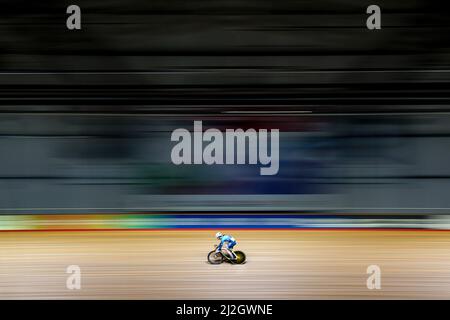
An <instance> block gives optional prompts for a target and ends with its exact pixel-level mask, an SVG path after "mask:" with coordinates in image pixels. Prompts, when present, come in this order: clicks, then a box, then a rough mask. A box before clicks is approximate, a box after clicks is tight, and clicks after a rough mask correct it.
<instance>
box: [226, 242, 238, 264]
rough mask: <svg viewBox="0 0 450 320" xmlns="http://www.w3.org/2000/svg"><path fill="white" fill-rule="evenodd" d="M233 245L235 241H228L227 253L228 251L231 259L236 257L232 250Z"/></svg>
mask: <svg viewBox="0 0 450 320" xmlns="http://www.w3.org/2000/svg"><path fill="white" fill-rule="evenodd" d="M235 245H236V242H231V243H228V251H229V253H230V257H231V259H233V260H236V258H237V256H236V254H235V253H234V251H233V247H234V246H235Z"/></svg>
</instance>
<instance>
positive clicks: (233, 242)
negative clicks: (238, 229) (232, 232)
mask: <svg viewBox="0 0 450 320" xmlns="http://www.w3.org/2000/svg"><path fill="white" fill-rule="evenodd" d="M224 243H227V248H228V249H230V250H231V249H233V247H234V246H235V245H236V243H237V242H236V239H234V238H233V237H232V236H229V235H223V236H222V238H220V244H219V246H218V247H217V250H221V249H222V246H223V245H224Z"/></svg>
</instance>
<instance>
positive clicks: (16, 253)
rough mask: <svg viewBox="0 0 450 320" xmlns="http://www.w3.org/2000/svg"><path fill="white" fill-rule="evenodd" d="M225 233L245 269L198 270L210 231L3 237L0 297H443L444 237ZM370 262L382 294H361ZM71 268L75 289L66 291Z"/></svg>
mask: <svg viewBox="0 0 450 320" xmlns="http://www.w3.org/2000/svg"><path fill="white" fill-rule="evenodd" d="M223 231H225V232H226V231H227V230H223ZM229 232H230V233H231V234H232V235H234V236H235V237H236V238H237V239H238V242H239V244H238V246H237V248H239V249H241V250H243V251H245V252H246V254H247V257H248V262H247V263H246V264H244V265H229V264H222V265H210V264H208V263H206V254H207V253H208V251H210V250H211V249H212V245H213V243H214V242H215V239H214V230H202V231H199V230H186V231H180V230H166V231H161V230H153V231H152V230H148V231H83V232H81V231H80V232H78V231H75V232H70V231H58V232H2V233H0V257H1V258H0V298H2V299H36V298H39V299H41V298H42V299H50V298H52V299H53V298H64V299H69V298H70V299H72V298H75V299H81V298H84V299H105V298H112V299H227V298H230V297H233V298H236V299H304V298H314V299H316V298H318V299H344V298H349V299H356V298H363V299H372V298H389V299H390V298H394V299H395V298H407V299H408V298H439V299H440V298H446V299H449V298H450V232H446V231H412V230H411V231H402V230H392V231H382V230H370V231H368V230H365V231H364V230H353V231H351V230H334V231H330V230H296V231H289V230H273V231H270V230H229ZM372 264H376V265H378V266H380V268H381V271H382V277H381V289H380V290H368V289H367V287H366V280H367V277H368V275H367V274H366V268H367V267H368V266H369V265H372ZM69 265H79V266H80V268H81V275H82V277H81V290H68V289H66V279H67V277H68V274H66V268H67V266H69Z"/></svg>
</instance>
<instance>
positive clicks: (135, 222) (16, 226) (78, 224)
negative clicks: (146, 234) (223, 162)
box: [0, 213, 450, 231]
mask: <svg viewBox="0 0 450 320" xmlns="http://www.w3.org/2000/svg"><path fill="white" fill-rule="evenodd" d="M219 228H220V229H225V228H228V229H232V228H244V229H261V228H262V229H298V228H302V229H303V228H345V229H347V228H396V229H398V228H408V229H423V228H430V229H450V224H449V223H448V221H437V220H435V219H424V218H423V217H413V218H411V217H409V218H408V217H383V218H376V217H375V218H374V217H368V216H360V217H354V216H352V217H350V216H347V217H346V216H328V215H326V216H325V215H303V214H176V215H174V214H153V213H148V214H80V215H60V214H47V215H0V231H14V230H120V229H124V230H126V229H219Z"/></svg>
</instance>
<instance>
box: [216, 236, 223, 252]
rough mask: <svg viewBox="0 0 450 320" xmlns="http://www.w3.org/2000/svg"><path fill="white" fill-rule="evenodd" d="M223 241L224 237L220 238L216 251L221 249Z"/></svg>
mask: <svg viewBox="0 0 450 320" xmlns="http://www.w3.org/2000/svg"><path fill="white" fill-rule="evenodd" d="M224 242H225V241H224V239H223V238H222V239H221V240H220V243H219V245H218V246H217V251H220V250H222V246H223V243H224Z"/></svg>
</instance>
